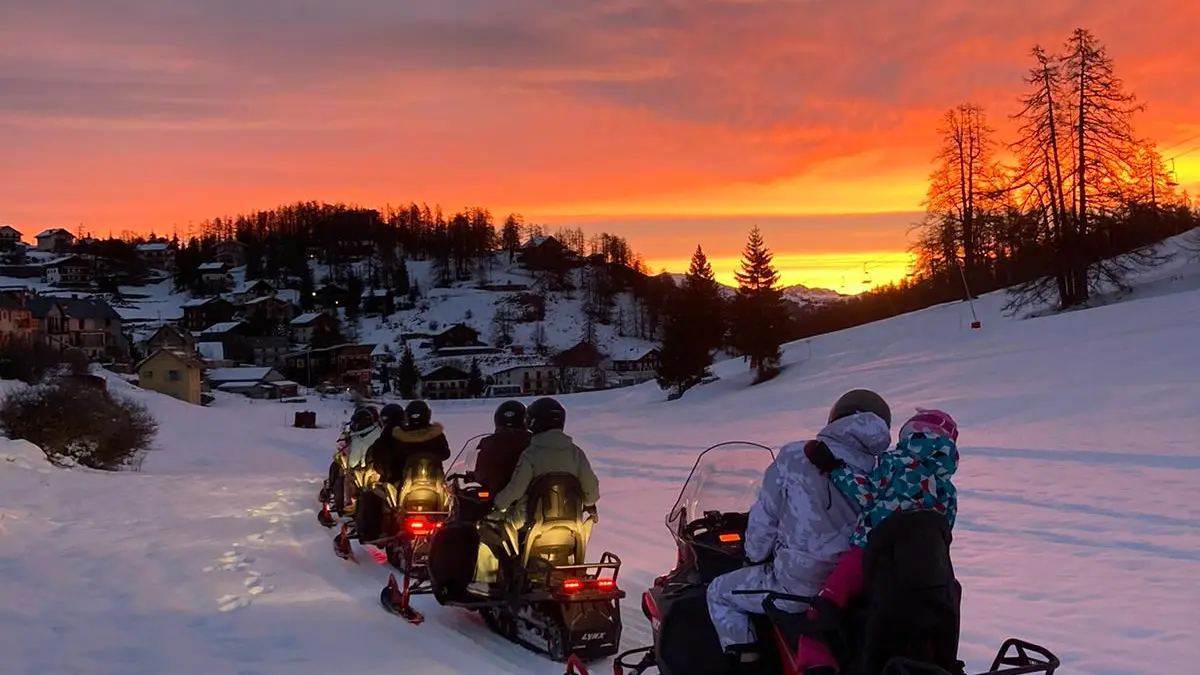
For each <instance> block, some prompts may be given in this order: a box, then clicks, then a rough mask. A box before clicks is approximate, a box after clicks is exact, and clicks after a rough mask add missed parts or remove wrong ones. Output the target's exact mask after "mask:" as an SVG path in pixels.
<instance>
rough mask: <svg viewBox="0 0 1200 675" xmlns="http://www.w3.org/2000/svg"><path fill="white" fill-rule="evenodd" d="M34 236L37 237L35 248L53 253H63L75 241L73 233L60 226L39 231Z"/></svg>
mask: <svg viewBox="0 0 1200 675" xmlns="http://www.w3.org/2000/svg"><path fill="white" fill-rule="evenodd" d="M34 238H35V239H37V250H39V251H47V252H53V253H65V252H66V251H67V249H69V248H71V245H72V244H74V243H75V235H73V234H71V233H70V232H68V231H66V230H64V229H62V228H61V227H56V228H53V229H50V230H45V231H43V232H40V233H38V236H36V237H34Z"/></svg>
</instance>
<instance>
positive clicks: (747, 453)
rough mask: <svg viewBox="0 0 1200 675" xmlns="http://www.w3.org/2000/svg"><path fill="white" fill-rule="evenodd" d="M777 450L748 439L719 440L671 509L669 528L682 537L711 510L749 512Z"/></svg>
mask: <svg viewBox="0 0 1200 675" xmlns="http://www.w3.org/2000/svg"><path fill="white" fill-rule="evenodd" d="M773 461H775V453H774V452H772V450H771V449H770V448H768V447H767V446H765V445H759V444H757V443H750V442H747V441H729V442H726V443H718V444H717V445H714V446H712V447H711V448H708V449H707V450H705V451H704V452H702V453H700V456H699V457H697V458H696V464H695V466H693V467H692V473H691V474H689V475H688V479H687V481H686V482H685V483H684V484H683V489H682V490H680V491H679V498H678V499H676V500H675V505H674V506H672V507H671V511H670V512H669V513H667V529H669V530H670V531H671V535H672V536H673V537H676V539H678V537H679V533H680V532H681V531H682V529H683V528H684V527H685V526H687V525H688V524H689V523H691V522H692V521H694V520H697V519H699V518H702V517H704V514H705V512H707V511H720V512H721V513H747V512H749V511H750V507H751V506H753V505H754V500H755V499H756V498H757V497H758V489H759V486H761V485H762V479H763V473H765V472H766V470H767V467H768V466H770V465H771V462H773Z"/></svg>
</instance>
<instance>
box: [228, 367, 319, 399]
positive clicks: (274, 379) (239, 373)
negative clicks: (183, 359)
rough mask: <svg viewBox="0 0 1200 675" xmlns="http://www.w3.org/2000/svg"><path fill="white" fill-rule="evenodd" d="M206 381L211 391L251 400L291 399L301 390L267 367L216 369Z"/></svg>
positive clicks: (281, 374) (276, 371)
mask: <svg viewBox="0 0 1200 675" xmlns="http://www.w3.org/2000/svg"><path fill="white" fill-rule="evenodd" d="M205 380H206V382H207V384H208V387H209V389H216V390H217V391H223V392H227V393H230V394H242V395H243V396H248V397H250V398H291V397H293V396H296V394H297V393H298V390H299V385H298V384H296V383H295V382H292V381H291V380H289V379H287V378H286V377H284V376H283V373H280V372H279V371H278V370H275V369H274V368H267V367H257V366H256V367H242V368H214V369H213V370H210V371H208V376H207V377H206V378H205Z"/></svg>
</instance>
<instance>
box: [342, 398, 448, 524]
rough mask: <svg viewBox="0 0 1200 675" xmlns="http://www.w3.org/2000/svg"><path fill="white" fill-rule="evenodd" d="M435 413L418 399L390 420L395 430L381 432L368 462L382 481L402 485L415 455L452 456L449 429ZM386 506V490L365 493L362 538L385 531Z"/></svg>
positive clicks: (360, 520)
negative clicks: (384, 510) (447, 432)
mask: <svg viewBox="0 0 1200 675" xmlns="http://www.w3.org/2000/svg"><path fill="white" fill-rule="evenodd" d="M432 417H433V411H432V410H431V409H430V408H429V404H428V403H426V402H425V401H419V400H418V401H412V402H410V403H409V404H408V405H407V406H405V408H404V416H403V418H401V420H396V419H395V418H390V419H389V420H388V422H389V424H390V425H392V428H391V432H390V433H385V434H383V435H381V436H380V437H379V440H377V441H375V444H374V445H372V446H371V449H370V450H368V451H367V465H368V466H370V467H371V468H373V469H375V471H377V472H379V482H380V483H388V484H391V485H395V486H397V487H399V485H400V483H401V482H402V481H403V480H404V465H405V464H406V463H407V462H408V460H409V459H410V458H412V457H414V456H417V455H427V456H430V457H432V458H433V459H436V460H437V461H439V462H445V461H446V460H447V459H450V443H449V442H448V441H447V440H446V433H445V429H444V427H443V426H442V424H441V422H434V421H433V420H432ZM397 422H398V424H397ZM383 509H384V499H383V495H382V494H380V493H379V492H378V491H377V490H370V491H367V492H365V493H363V497H362V500H361V503H360V505H359V509H358V524H357V525H358V534H359V540H360V541H364V542H369V541H372V540H375V539H378V538H379V536H380V535H381V534H382V533H381V532H380V530H381V526H382V519H383Z"/></svg>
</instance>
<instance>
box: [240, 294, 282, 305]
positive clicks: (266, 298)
mask: <svg viewBox="0 0 1200 675" xmlns="http://www.w3.org/2000/svg"><path fill="white" fill-rule="evenodd" d="M268 302H282V303H287V300H284V299H282V298H280V297H277V296H274V295H263V296H259V297H257V298H254V299H253V300H247V301H246V304H247V305H261V304H264V303H268Z"/></svg>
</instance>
